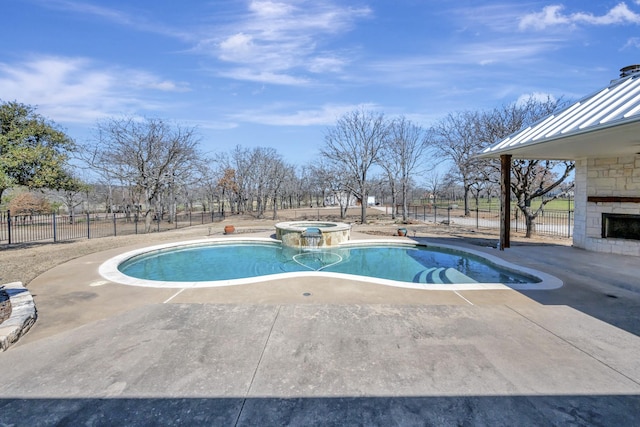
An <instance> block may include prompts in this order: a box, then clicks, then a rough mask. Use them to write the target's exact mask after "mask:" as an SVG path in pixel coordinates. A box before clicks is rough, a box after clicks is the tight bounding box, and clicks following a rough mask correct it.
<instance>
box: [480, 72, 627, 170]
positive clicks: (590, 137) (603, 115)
mask: <svg viewBox="0 0 640 427" xmlns="http://www.w3.org/2000/svg"><path fill="white" fill-rule="evenodd" d="M627 68H629V67H627ZM624 70H625V69H623V71H624ZM622 75H623V77H622V78H620V79H617V80H614V81H612V82H611V83H610V84H609V86H607V87H605V88H604V89H602V90H600V91H598V92H595V93H593V94H591V95H588V96H586V97H584V98H582V99H580V100H579V101H577V102H575V103H574V104H572V105H570V106H568V107H567V108H565V109H563V110H561V111H559V112H557V113H554V114H551V115H549V116H548V117H546V118H544V119H542V120H540V121H539V122H537V123H536V124H534V125H532V126H529V127H527V128H526V129H522V130H520V131H518V132H516V133H513V134H511V135H510V136H508V137H507V138H505V139H504V140H502V141H500V142H498V143H496V144H494V145H492V146H490V147H488V148H486V149H485V150H483V151H482V153H481V154H479V157H497V156H499V155H501V154H512V155H513V156H514V157H517V158H525V159H578V158H583V157H616V156H624V155H633V154H635V153H638V152H640V73H638V72H635V73H633V74H630V75H626V76H625V74H624V73H623V74H622Z"/></svg>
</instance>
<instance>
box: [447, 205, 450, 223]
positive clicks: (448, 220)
mask: <svg viewBox="0 0 640 427" xmlns="http://www.w3.org/2000/svg"><path fill="white" fill-rule="evenodd" d="M447 225H448V226H451V206H449V207H448V208H447Z"/></svg>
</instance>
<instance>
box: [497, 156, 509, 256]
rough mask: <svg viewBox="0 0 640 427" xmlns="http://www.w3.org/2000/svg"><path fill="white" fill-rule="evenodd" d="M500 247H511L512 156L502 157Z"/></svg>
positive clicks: (502, 249) (501, 248) (502, 248)
mask: <svg viewBox="0 0 640 427" xmlns="http://www.w3.org/2000/svg"><path fill="white" fill-rule="evenodd" d="M500 172H501V177H500V193H501V198H500V199H501V200H500V247H499V249H500V250H501V251H504V249H505V248H509V247H511V154H502V155H500Z"/></svg>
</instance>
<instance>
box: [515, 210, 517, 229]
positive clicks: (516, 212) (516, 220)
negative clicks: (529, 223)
mask: <svg viewBox="0 0 640 427" xmlns="http://www.w3.org/2000/svg"><path fill="white" fill-rule="evenodd" d="M515 211H516V233H517V232H518V208H515Z"/></svg>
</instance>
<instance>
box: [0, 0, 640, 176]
mask: <svg viewBox="0 0 640 427" xmlns="http://www.w3.org/2000/svg"><path fill="white" fill-rule="evenodd" d="M639 30H640V1H628V0H627V1H622V2H621V1H602V0H600V1H595V2H585V1H561V2H549V1H530V2H527V1H523V2H520V1H512V2H505V1H495V2H494V1H486V2H481V1H437V0H436V1H419V0H388V1H384V0H370V1H366V0H365V1H353V2H343V1H337V0H336V1H323V0H309V1H307V0H290V1H289V0H282V1H280V0H274V1H250V0H248V1H244V0H212V1H204V0H203V1H190V0H184V1H175V0H153V1H147V0H138V1H121V0H111V1H97V0H94V1H91V0H87V1H80V0H78V1H76V0H2V25H1V26H0V39H1V40H2V41H3V42H2V43H0V99H1V100H2V101H13V100H17V101H19V102H23V103H27V104H31V105H35V106H37V107H38V112H40V113H41V114H43V115H45V116H46V117H48V118H50V119H52V120H54V121H55V122H56V123H58V124H59V125H61V126H62V127H63V128H65V129H66V130H67V133H68V134H69V135H70V136H71V137H73V138H74V139H76V140H77V141H79V142H84V141H86V140H87V139H89V138H91V137H92V129H94V128H95V125H96V122H97V120H100V119H104V118H106V117H114V116H121V115H127V116H147V117H160V118H163V119H167V120H169V121H171V122H176V123H180V124H184V125H187V126H195V127H197V128H198V130H199V134H200V135H201V137H202V148H203V150H204V151H207V152H220V151H222V152H224V151H229V150H230V149H232V148H233V147H235V146H236V145H242V146H244V147H254V146H264V147H273V148H275V149H277V150H278V152H279V153H281V154H282V155H283V156H284V158H285V160H287V161H289V162H291V163H294V164H299V165H302V164H305V163H307V162H308V161H309V160H310V159H312V158H313V157H314V156H315V155H316V154H317V152H318V150H319V147H321V146H322V144H323V141H324V134H325V131H326V129H327V127H330V126H332V125H333V124H335V122H336V119H337V118H338V117H340V116H341V115H342V114H344V113H346V112H348V111H351V110H354V109H356V108H364V109H370V110H376V111H380V112H383V113H385V115H387V116H389V117H394V116H397V115H404V116H406V117H407V118H409V119H411V120H412V121H414V122H416V123H418V124H420V125H422V126H424V127H428V126H430V125H431V124H433V123H435V122H436V121H437V120H439V119H440V118H442V117H443V116H445V115H446V114H448V113H450V112H455V111H463V110H483V109H490V108H493V107H496V106H500V105H502V104H506V103H511V102H516V101H517V100H518V99H519V98H521V97H526V96H532V95H533V96H545V97H546V96H547V95H551V96H553V97H556V98H558V97H561V96H564V97H565V98H567V99H576V98H579V97H582V96H584V95H587V94H589V93H591V92H593V91H595V90H597V89H599V88H601V87H603V86H605V85H606V84H608V82H609V81H610V80H612V79H614V78H616V77H617V76H618V75H619V69H620V68H621V67H623V66H626V65H631V64H635V63H640V31H639Z"/></svg>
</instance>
